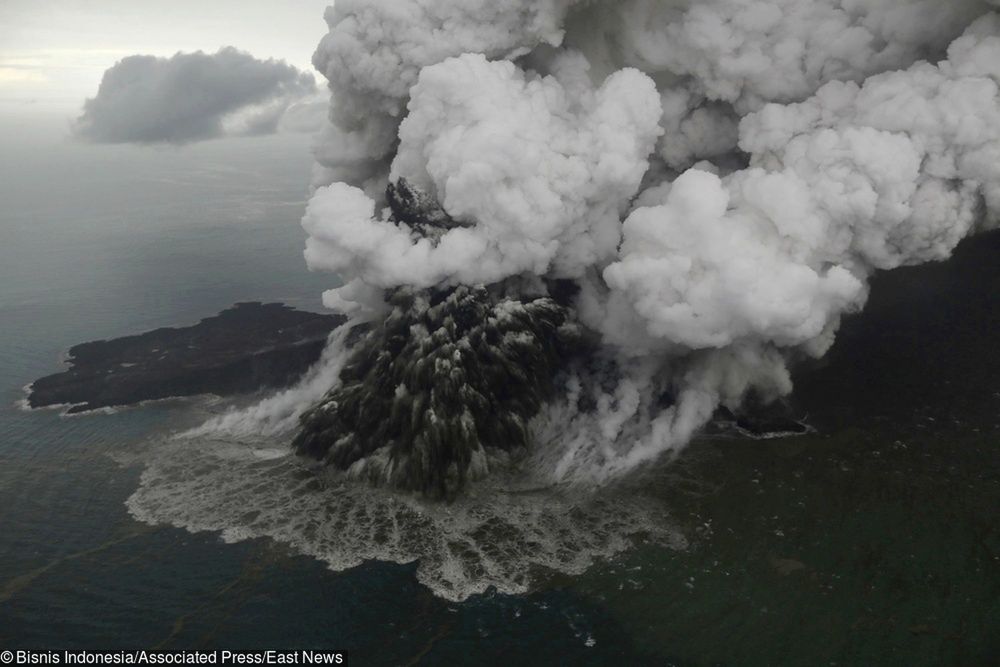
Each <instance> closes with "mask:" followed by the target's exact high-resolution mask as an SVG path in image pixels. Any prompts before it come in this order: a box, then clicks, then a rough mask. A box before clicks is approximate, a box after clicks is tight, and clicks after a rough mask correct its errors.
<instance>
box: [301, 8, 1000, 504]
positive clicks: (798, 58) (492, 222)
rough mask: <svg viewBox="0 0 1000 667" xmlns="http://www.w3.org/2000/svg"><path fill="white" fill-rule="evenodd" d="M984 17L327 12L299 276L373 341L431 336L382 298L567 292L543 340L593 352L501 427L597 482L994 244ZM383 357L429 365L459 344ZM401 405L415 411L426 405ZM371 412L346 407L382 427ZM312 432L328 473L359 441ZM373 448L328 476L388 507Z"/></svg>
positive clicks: (996, 177) (995, 204) (994, 81)
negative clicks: (885, 288)
mask: <svg viewBox="0 0 1000 667" xmlns="http://www.w3.org/2000/svg"><path fill="white" fill-rule="evenodd" d="M998 4H1000V3H998V2H996V0H989V1H987V0H956V1H954V2H948V3H940V2H934V1H931V0H851V1H847V0H760V1H758V2H752V3H751V2H746V1H744V0H702V1H698V2H695V1H694V0H669V1H654V0H626V1H624V2H619V1H614V2H613V1H611V0H589V1H587V0H580V1H577V2H573V1H572V0H547V1H544V2H526V1H522V0H503V1H501V2H486V1H485V0H482V1H479V0H477V1H474V2H465V1H463V2H459V1H458V0H340V1H339V2H337V4H336V5H335V7H333V8H331V9H329V10H328V11H327V15H326V20H327V23H328V25H329V28H330V31H329V34H328V35H327V36H326V37H325V38H324V39H323V41H322V42H321V43H320V45H319V48H318V50H317V52H316V54H315V56H314V64H315V65H316V67H317V69H319V70H320V71H321V72H322V73H323V74H324V75H325V76H326V78H327V79H328V80H329V83H330V89H331V93H332V102H331V109H330V121H331V122H330V124H329V125H328V126H327V127H326V129H325V130H324V131H323V133H322V136H321V139H320V143H319V145H318V146H317V149H316V158H317V168H316V170H315V174H314V183H313V185H314V188H315V190H314V194H313V195H312V199H311V201H310V203H309V206H308V209H307V212H306V214H305V217H304V219H303V226H304V227H305V229H306V231H307V232H308V234H309V240H308V244H307V249H306V258H307V261H308V263H309V266H310V267H311V268H313V269H318V270H326V271H331V272H335V273H337V274H338V275H339V276H340V277H341V278H342V279H343V281H344V284H343V286H341V287H339V288H336V289H333V290H331V291H329V292H328V293H326V294H325V295H324V301H325V303H326V304H327V305H328V306H329V307H331V308H334V309H337V310H340V311H342V312H346V313H352V314H353V315H354V316H355V317H358V318H362V319H368V320H370V321H371V322H372V323H373V324H372V326H374V327H375V329H374V330H375V331H376V332H377V333H376V334H373V336H372V337H370V338H369V340H383V339H384V338H385V336H386V335H389V334H390V333H391V331H390V329H391V328H392V327H394V326H396V324H386V322H389V323H398V322H399V318H400V317H404V318H410V320H412V321H414V322H416V321H417V320H419V319H420V318H421V317H425V316H426V314H421V313H416V312H413V311H412V307H411V306H410V305H407V306H406V307H405V308H401V307H400V305H399V304H398V303H397V302H396V301H394V299H396V298H397V297H394V296H393V295H398V294H401V293H404V294H408V295H411V296H412V295H414V294H416V295H420V294H425V295H436V296H434V299H436V301H435V302H439V301H441V300H442V299H444V300H447V299H448V298H449V297H448V296H447V295H449V294H462V293H463V292H462V291H461V290H467V289H472V290H485V291H486V292H489V290H494V291H497V290H502V291H504V292H505V297H504V298H506V299H509V300H510V299H512V300H515V301H517V300H520V301H522V302H524V303H531V302H532V300H533V299H537V298H548V297H549V296H550V295H549V290H550V289H551V286H552V285H567V284H568V285H570V286H571V289H569V290H563V291H562V292H561V296H560V297H559V299H558V300H559V303H560V304H561V306H560V307H561V308H563V309H564V310H565V314H561V315H560V317H561V318H564V319H565V320H566V321H572V322H573V323H574V326H577V325H578V326H579V327H581V329H582V330H583V331H584V336H585V337H586V336H589V337H590V338H592V339H593V340H594V341H595V343H594V347H592V348H589V349H590V351H589V352H588V353H587V354H586V355H583V356H582V357H578V358H577V359H576V360H574V361H567V362H566V363H565V364H563V365H562V367H561V368H559V369H557V370H555V371H552V372H551V373H550V371H549V370H548V369H545V372H546V373H548V374H550V375H551V379H550V382H551V383H555V386H557V388H558V390H557V391H556V392H555V396H554V397H548V400H545V401H534V400H533V401H531V405H532V406H533V407H532V409H531V410H525V411H521V412H520V413H518V415H517V416H518V418H519V419H530V420H531V424H532V426H531V428H532V429H533V433H534V434H535V436H536V437H535V440H536V441H538V442H537V443H536V444H538V443H541V442H542V441H544V443H545V445H544V446H545V448H546V451H545V452H543V453H542V454H541V455H540V457H539V459H540V460H543V461H545V462H546V465H549V466H550V468H551V474H552V476H554V477H555V478H557V479H563V480H565V479H580V480H596V481H603V480H606V479H609V478H611V477H614V476H615V475H617V474H619V473H621V472H624V471H627V470H629V469H631V468H634V467H635V466H637V465H641V464H642V463H644V462H646V461H650V460H653V459H655V458H657V457H659V456H662V455H663V454H664V453H668V452H672V453H676V452H677V451H679V450H680V449H681V448H682V447H683V446H684V445H685V444H686V443H687V442H688V441H689V440H690V439H691V437H692V436H693V435H694V434H695V433H696V432H697V431H698V429H699V428H700V427H701V426H703V425H704V424H705V423H706V422H707V421H708V420H709V419H710V418H711V416H712V414H713V413H714V411H715V410H716V409H717V408H719V407H720V406H725V407H728V408H730V409H734V410H735V409H738V408H739V406H740V404H741V402H743V401H744V400H745V398H746V397H747V396H748V395H750V394H753V395H754V396H755V398H756V399H760V400H763V401H768V400H774V399H776V398H778V397H781V396H783V395H787V394H788V393H789V392H791V391H792V382H791V374H790V370H789V369H790V364H791V363H792V362H793V361H794V360H795V359H799V358H802V357H819V356H822V355H823V354H824V353H825V352H826V351H827V350H828V349H829V347H830V346H831V345H832V344H833V342H834V339H835V335H836V332H837V329H838V326H839V323H840V320H841V318H842V317H843V316H844V315H845V314H848V313H852V312H857V311H859V310H860V309H862V308H863V306H864V304H865V300H866V298H867V291H868V288H867V283H868V279H869V278H870V277H871V275H872V274H873V273H874V272H875V271H877V270H887V269H893V268H896V267H899V266H903V265H911V264H918V263H921V262H928V261H938V260H943V259H946V258H947V257H948V256H949V255H950V253H951V252H952V250H953V249H954V248H955V246H956V245H957V243H958V242H959V241H960V240H961V239H962V238H964V237H965V236H967V235H968V234H970V233H972V232H974V231H976V230H977V229H984V228H987V227H990V226H993V225H995V224H996V223H997V221H998V217H1000V92H998V91H1000V15H998V14H997V13H996V11H995V10H996V8H997V6H998ZM399 188H404V189H405V190H407V191H409V192H410V195H409V198H408V199H407V201H408V202H409V204H408V206H409V207H410V209H411V210H410V211H409V212H408V213H406V212H403V213H402V214H401V212H400V210H399V209H400V204H399V201H400V199H399V196H398V195H399ZM518 286H521V287H518ZM518 290H521V291H520V292H518ZM512 292H513V293H512ZM456 301H461V299H456ZM407 303H411V302H407ZM429 307H430V306H428V308H429ZM486 310H488V308H486ZM529 328H530V327H529ZM504 333H505V334H511V333H512V332H511V331H505V332H504ZM513 333H514V334H516V332H513ZM400 335H403V336H404V337H405V336H411V337H413V340H411V341H410V342H409V343H408V344H409V345H411V346H415V348H420V349H422V350H423V351H424V352H425V353H427V354H429V355H432V353H433V354H437V352H435V350H439V349H443V348H441V346H443V345H451V344H454V342H455V340H453V339H452V338H449V339H448V340H443V339H440V340H439V339H437V338H434V336H432V335H430V334H429V333H428V331H427V330H426V328H424V329H421V328H420V327H416V326H411V327H410V328H409V329H408V330H407V331H406V332H404V333H403V334H400ZM377 352H378V350H377V346H375V345H374V344H369V345H365V344H362V345H361V351H360V352H358V353H357V354H358V355H362V356H363V355H366V354H367V355H372V354H376V353H377ZM491 353H492V352H491ZM432 356H433V355H432ZM359 358H361V357H359ZM507 361H510V363H512V364H514V365H515V366H516V364H517V363H519V361H518V359H516V358H510V359H507ZM400 363H405V364H407V365H412V364H415V363H418V362H417V361H416V360H414V359H408V360H406V361H401V362H400ZM349 366H350V364H349ZM408 367H409V366H408ZM387 372H388V371H387ZM355 375H356V374H355ZM393 377H394V378H396V380H398V386H396V387H394V388H393V392H395V394H394V395H396V396H403V397H405V398H406V401H408V403H407V405H409V406H411V408H412V405H414V404H420V405H422V404H423V403H420V400H422V399H420V400H418V399H415V398H414V395H415V393H419V392H425V393H427V394H428V396H430V395H431V393H432V391H433V390H432V388H428V387H417V386H411V384H412V383H410V381H409V380H407V379H406V377H407V373H406V372H397V373H396V374H395V375H393ZM351 379H352V381H354V385H353V386H355V388H357V386H358V385H359V384H364V383H365V382H367V380H364V378H361V379H359V378H356V377H355V376H354V375H352V376H351ZM494 379H495V378H494ZM497 381H498V382H501V383H502V382H505V380H503V379H499V380H497ZM473 384H475V382H473ZM476 386H477V387H479V386H478V385H476ZM479 388H480V389H481V387H479ZM344 391H345V390H344V389H343V388H341V389H334V390H333V391H331V393H330V394H328V396H327V397H326V398H325V399H324V400H323V401H320V404H319V405H318V406H317V407H315V408H314V411H313V413H311V414H320V413H323V412H324V411H327V412H329V411H335V410H336V409H337V406H338V405H340V404H341V403H343V402H344V393H343V392H344ZM524 391H528V390H527V389H525V390H524ZM379 392H380V393H379ZM386 392H388V389H386V388H384V387H383V388H381V389H379V390H378V392H376V393H377V394H378V395H377V396H376V395H375V394H372V395H371V396H362V397H361V398H359V397H357V396H355V397H353V398H352V399H351V400H352V401H355V405H365V406H374V405H383V404H384V405H383V407H382V408H378V410H382V411H384V412H385V413H386V414H388V413H391V412H392V409H393V407H392V405H390V404H392V403H393V400H391V398H387V397H388V394H387V393H386ZM368 398H371V399H374V398H378V401H375V402H374V403H371V402H369V403H366V402H365V400H366V399H368ZM456 400H459V399H456ZM358 401H360V403H359V402H358ZM397 407H398V406H397ZM493 408H494V409H496V410H502V409H505V407H504V405H503V404H501V403H495V404H493ZM371 409H372V410H376V408H374V407H371ZM400 409H401V408H400ZM413 409H415V408H413ZM450 409H454V410H457V411H458V413H461V406H460V405H456V406H452V408H450ZM317 410H318V411H319V413H317V412H316V411H317ZM352 410H354V411H355V413H357V414H355V415H354V416H351V415H347V416H346V417H344V419H348V420H354V421H355V422H356V421H358V419H360V418H361V417H360V416H359V415H361V413H363V412H364V409H362V408H352ZM487 412H488V411H487ZM380 414H382V413H381V412H373V413H369V414H366V415H363V416H364V419H367V420H369V421H370V420H372V419H375V420H376V422H377V420H378V419H377V418H378V416H379V415H380ZM484 414H485V413H484ZM456 419H457V418H456ZM334 421H335V420H334ZM324 423H325V424H327V425H328V424H329V423H330V422H329V420H327V421H326V422H324ZM371 423H375V422H371ZM498 423H499V422H498ZM309 426H310V424H309V421H308V420H306V421H305V422H304V427H305V429H306V431H305V432H306V435H305V436H300V442H304V441H307V442H309V443H310V444H309V445H308V446H307V447H305V449H306V450H308V451H309V453H312V454H314V455H317V456H321V457H322V456H332V457H333V458H334V459H335V460H336V461H339V460H340V458H343V456H342V455H341V453H338V452H342V451H344V450H343V447H342V445H341V444H337V443H339V442H340V440H338V438H341V437H348V436H349V437H355V436H356V435H357V433H358V429H357V428H355V427H350V426H344V427H343V428H341V429H340V430H339V431H338V434H333V433H327V435H325V436H323V437H322V438H320V440H318V441H317V440H316V439H315V438H312V439H311V437H312V436H313V435H315V432H310V431H309ZM452 427H454V428H455V429H458V431H461V432H463V433H469V432H470V431H469V428H470V427H469V425H468V424H465V426H462V425H461V424H460V423H459V422H458V421H456V422H455V423H454V424H451V425H449V426H448V428H452ZM459 427H461V428H459ZM482 427H483V424H482V421H481V420H480V421H477V422H476V428H482ZM407 428H409V427H407ZM463 428H464V429H465V430H462V429H463ZM403 430H405V429H403V428H402V427H400V428H399V429H397V431H400V432H401V431H403ZM383 431H384V429H382V430H381V431H380V430H377V429H373V430H372V433H375V434H376V435H377V438H382V440H378V439H377V438H376V440H375V441H371V442H367V443H366V444H365V445H364V447H362V448H360V449H357V448H355V449H351V452H352V454H351V455H350V456H348V457H347V458H346V459H345V460H344V462H342V463H341V465H342V466H344V467H346V466H348V465H350V466H356V465H358V463H357V461H358V460H360V459H362V458H364V457H366V456H370V457H373V458H372V461H375V460H376V458H375V457H381V458H378V459H377V460H378V461H381V463H379V465H378V466H374V464H373V466H374V467H379V466H380V469H390V472H389V473H387V474H386V475H384V477H385V478H386V479H387V481H390V482H391V481H393V474H391V468H392V465H391V464H386V463H385V461H390V462H391V461H393V460H396V459H397V458H398V460H400V461H403V460H407V461H408V460H409V459H406V458H405V457H403V454H402V453H404V452H408V451H410V450H411V449H412V445H413V441H412V440H410V441H409V442H403V441H405V440H406V437H404V436H399V435H398V434H397V435H392V434H388V435H387V434H386V433H384V432H383ZM553 434H557V435H558V437H556V436H553ZM463 437H464V436H463ZM301 438H304V440H302V439H301ZM446 440H447V439H446ZM455 440H456V442H446V443H445V444H444V445H441V447H438V448H437V449H436V450H435V451H446V450H447V451H448V453H447V455H441V456H438V455H437V454H435V455H434V456H437V457H438V458H436V459H434V461H443V462H445V463H444V464H442V465H452V464H453V463H454V462H455V461H467V462H471V461H475V462H476V463H475V465H474V466H473V464H472V463H468V465H466V470H465V471H464V472H463V471H462V470H459V472H458V473H456V474H455V475H454V476H453V477H449V479H452V478H454V479H465V477H466V475H465V472H470V474H469V475H467V476H470V477H471V476H473V475H472V474H471V472H475V473H476V474H479V473H481V472H482V471H481V468H482V465H483V464H482V457H479V456H478V455H476V456H472V455H471V454H470V452H478V451H479V449H478V448H479V445H480V444H482V442H485V441H487V440H488V439H487V438H481V439H479V440H478V441H477V443H476V444H474V445H472V447H471V449H468V447H469V446H468V445H466V444H463V443H461V442H457V441H458V440H462V439H461V438H457V439H455ZM352 442H353V441H352ZM317 443H319V444H317ZM492 445H493V443H489V442H486V446H492ZM539 446H541V445H539ZM351 447H355V445H353V444H352V445H351ZM449 448H456V449H454V451H452V450H451V449H449ZM330 452H333V453H332V454H330ZM399 457H403V458H399ZM430 458H434V457H430ZM427 460H430V459H427ZM407 465H409V464H407ZM434 465H437V463H435V462H433V461H432V462H429V463H426V466H430V467H433V466H434ZM473 467H474V468H475V471H472V468H473ZM440 478H441V477H440V471H438V472H437V473H435V474H434V475H429V476H428V478H427V479H440ZM407 479H408V480H410V481H408V482H406V483H405V484H397V485H401V486H404V487H405V488H420V484H418V483H413V482H412V479H413V476H412V475H408V477H407ZM449 484H450V482H449ZM448 493H451V486H448Z"/></svg>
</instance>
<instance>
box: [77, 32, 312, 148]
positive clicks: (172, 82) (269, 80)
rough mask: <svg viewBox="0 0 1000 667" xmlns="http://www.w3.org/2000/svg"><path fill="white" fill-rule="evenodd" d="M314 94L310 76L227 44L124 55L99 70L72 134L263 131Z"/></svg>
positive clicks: (187, 135)
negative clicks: (160, 54)
mask: <svg viewBox="0 0 1000 667" xmlns="http://www.w3.org/2000/svg"><path fill="white" fill-rule="evenodd" d="M315 93H316V83H315V80H314V79H313V77H312V75H311V74H309V73H306V72H301V71H299V70H298V69H297V68H295V67H293V66H291V65H289V64H287V63H285V62H284V61H280V60H273V59H268V60H257V59H256V58H254V57H253V56H251V55H250V54H249V53H245V52H243V51H239V50H237V49H235V48H233V47H225V48H223V49H220V50H219V51H218V52H217V53H214V54H208V53H204V52H202V51H197V52H195V53H177V54H175V55H174V56H172V57H170V58H158V57H155V56H143V55H136V56H129V57H127V58H124V59H122V60H121V61H119V62H118V63H116V64H115V65H114V67H111V68H110V69H108V70H107V71H106V72H105V73H104V77H103V78H102V80H101V85H100V87H99V88H98V91H97V96H96V97H93V98H91V99H88V100H87V101H86V102H84V105H83V113H82V114H81V115H80V117H79V118H77V120H76V122H75V123H74V126H73V132H74V134H75V135H76V136H78V137H80V138H82V139H87V140H89V141H93V142H97V143H161V142H162V143H173V144H183V143H188V142H192V141H199V140H203V139H212V138H215V137H221V136H230V135H252V134H269V133H272V132H274V131H276V130H277V128H278V124H279V122H280V121H281V118H282V115H283V114H284V112H285V110H286V109H287V108H288V107H289V105H291V104H292V103H294V102H296V101H299V100H301V99H303V98H305V97H307V96H310V95H313V94H315Z"/></svg>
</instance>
